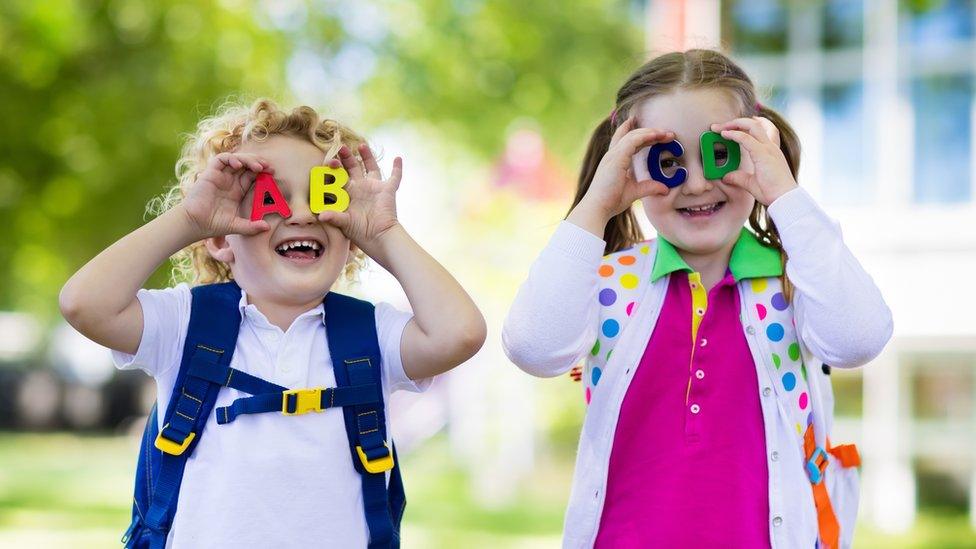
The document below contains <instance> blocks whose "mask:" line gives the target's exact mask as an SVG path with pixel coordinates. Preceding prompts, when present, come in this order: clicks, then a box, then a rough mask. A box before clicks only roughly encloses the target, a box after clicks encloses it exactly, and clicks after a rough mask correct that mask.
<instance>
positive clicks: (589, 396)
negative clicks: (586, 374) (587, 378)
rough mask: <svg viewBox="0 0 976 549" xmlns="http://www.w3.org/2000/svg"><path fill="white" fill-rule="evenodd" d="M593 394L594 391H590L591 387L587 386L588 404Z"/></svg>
mask: <svg viewBox="0 0 976 549" xmlns="http://www.w3.org/2000/svg"><path fill="white" fill-rule="evenodd" d="M592 396H593V394H592V393H591V392H590V388H589V387H587V388H586V403H587V404H589V403H590V398H592Z"/></svg>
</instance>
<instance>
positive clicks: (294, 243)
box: [275, 240, 322, 252]
mask: <svg viewBox="0 0 976 549" xmlns="http://www.w3.org/2000/svg"><path fill="white" fill-rule="evenodd" d="M301 247H305V248H311V249H312V250H316V251H317V250H320V249H321V248H322V246H320V245H319V243H318V242H316V241H314V240H291V241H289V242H285V243H284V244H280V245H279V246H278V247H277V248H275V250H277V251H280V252H285V251H288V250H290V249H292V248H301Z"/></svg>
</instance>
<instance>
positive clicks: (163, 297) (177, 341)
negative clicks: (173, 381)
mask: <svg viewBox="0 0 976 549" xmlns="http://www.w3.org/2000/svg"><path fill="white" fill-rule="evenodd" d="M136 297H137V298H138V299H139V304H140V305H141V306H142V319H143V320H142V339H140V340H139V348H138V349H137V350H136V354H135V355H130V354H128V353H123V352H121V351H112V360H113V361H114V362H115V366H116V367H117V368H119V369H122V370H132V369H135V368H141V369H142V370H145V372H146V373H147V374H149V375H151V376H153V377H159V376H160V375H161V374H164V373H166V372H167V371H169V370H170V369H171V368H173V367H174V366H178V365H179V363H180V360H181V358H182V354H183V340H184V339H185V338H186V330H187V327H188V326H189V324H190V300H191V299H192V294H191V293H190V287H189V286H187V285H186V284H180V285H179V286H176V287H175V288H166V289H164V290H139V292H138V293H137V294H136Z"/></svg>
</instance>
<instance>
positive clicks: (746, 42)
mask: <svg viewBox="0 0 976 549" xmlns="http://www.w3.org/2000/svg"><path fill="white" fill-rule="evenodd" d="M722 9H723V11H725V13H724V14H723V17H722V21H723V22H724V24H725V27H726V28H724V29H723V30H722V35H723V36H727V37H729V38H730V42H731V44H732V47H733V48H734V49H735V51H736V52H737V53H745V54H748V53H773V52H783V51H785V50H786V46H787V40H786V28H787V15H788V14H787V12H786V8H785V7H784V5H783V4H782V3H780V2H778V1H777V0H748V1H746V0H736V1H734V2H723V4H722Z"/></svg>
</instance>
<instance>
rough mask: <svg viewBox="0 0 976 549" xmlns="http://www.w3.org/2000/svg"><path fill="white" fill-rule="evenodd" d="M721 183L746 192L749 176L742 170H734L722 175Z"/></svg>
mask: <svg viewBox="0 0 976 549" xmlns="http://www.w3.org/2000/svg"><path fill="white" fill-rule="evenodd" d="M722 183H725V184H727V185H732V186H735V187H739V188H742V189H746V190H748V187H747V185H748V183H749V174H747V173H745V172H744V171H742V170H735V171H734V172H729V173H727V174H725V175H723V176H722Z"/></svg>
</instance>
